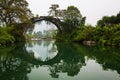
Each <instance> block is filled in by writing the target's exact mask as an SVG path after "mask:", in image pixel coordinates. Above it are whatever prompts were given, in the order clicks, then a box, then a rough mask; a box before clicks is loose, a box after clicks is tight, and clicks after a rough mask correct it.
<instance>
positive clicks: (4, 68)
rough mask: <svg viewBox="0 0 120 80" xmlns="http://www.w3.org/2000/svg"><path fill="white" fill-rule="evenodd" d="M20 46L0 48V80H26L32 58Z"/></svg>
mask: <svg viewBox="0 0 120 80" xmlns="http://www.w3.org/2000/svg"><path fill="white" fill-rule="evenodd" d="M21 46H22V45H21ZM21 46H20V45H19V46H10V47H0V80H28V77H27V74H28V73H30V72H31V67H33V65H32V64H31V63H30V62H31V59H32V56H31V55H29V54H28V53H27V52H26V50H25V48H24V47H23V46H22V47H21ZM27 56H29V57H31V59H29V58H28V57H27Z"/></svg>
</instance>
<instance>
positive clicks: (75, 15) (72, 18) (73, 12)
mask: <svg viewBox="0 0 120 80" xmlns="http://www.w3.org/2000/svg"><path fill="white" fill-rule="evenodd" d="M81 21H82V15H81V13H80V11H79V9H78V8H77V7H75V6H69V7H68V8H67V9H66V10H64V16H63V26H62V28H63V30H65V32H71V31H72V30H74V29H76V28H78V27H79V25H80V24H81Z"/></svg>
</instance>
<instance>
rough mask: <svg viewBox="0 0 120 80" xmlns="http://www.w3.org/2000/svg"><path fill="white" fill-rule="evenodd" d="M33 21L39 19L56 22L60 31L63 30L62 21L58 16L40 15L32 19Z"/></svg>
mask: <svg viewBox="0 0 120 80" xmlns="http://www.w3.org/2000/svg"><path fill="white" fill-rule="evenodd" d="M31 20H32V22H33V23H35V22H38V21H42V20H45V21H50V22H51V23H53V24H55V26H56V27H57V28H58V30H59V31H60V32H62V29H61V21H60V20H59V19H58V18H53V17H52V16H40V17H34V18H32V19H31Z"/></svg>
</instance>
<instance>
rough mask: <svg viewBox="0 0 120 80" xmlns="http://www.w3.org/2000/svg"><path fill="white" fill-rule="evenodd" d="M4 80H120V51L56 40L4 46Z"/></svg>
mask: <svg viewBox="0 0 120 80" xmlns="http://www.w3.org/2000/svg"><path fill="white" fill-rule="evenodd" d="M0 80H120V49H118V48H110V47H95V46H94V47H92V46H83V45H80V44H75V43H74V44H73V43H69V44H68V43H56V42H55V41H31V42H28V43H26V44H18V45H13V46H6V47H3V46H1V47H0Z"/></svg>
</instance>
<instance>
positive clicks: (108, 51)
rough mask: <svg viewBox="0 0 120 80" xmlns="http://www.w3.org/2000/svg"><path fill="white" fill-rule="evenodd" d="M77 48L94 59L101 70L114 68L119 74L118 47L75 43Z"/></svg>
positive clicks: (119, 58)
mask: <svg viewBox="0 0 120 80" xmlns="http://www.w3.org/2000/svg"><path fill="white" fill-rule="evenodd" d="M76 48H77V50H79V52H81V51H82V52H81V53H82V54H84V55H85V56H87V58H88V59H93V60H96V62H97V63H99V64H100V65H101V66H102V67H103V70H115V71H117V73H118V74H120V64H119V63H120V49H119V48H115V47H114V48H112V47H97V46H94V47H90V46H81V45H77V44H76Z"/></svg>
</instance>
